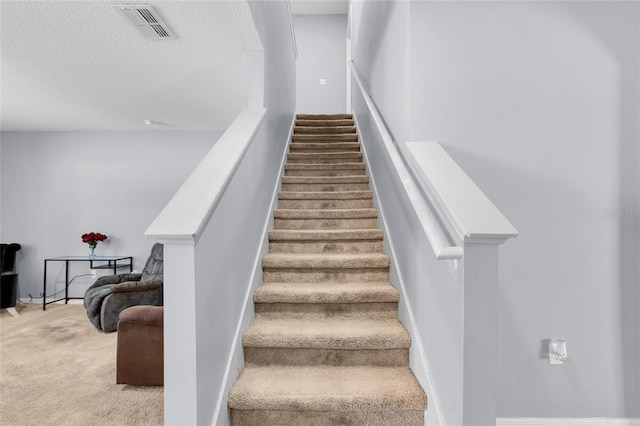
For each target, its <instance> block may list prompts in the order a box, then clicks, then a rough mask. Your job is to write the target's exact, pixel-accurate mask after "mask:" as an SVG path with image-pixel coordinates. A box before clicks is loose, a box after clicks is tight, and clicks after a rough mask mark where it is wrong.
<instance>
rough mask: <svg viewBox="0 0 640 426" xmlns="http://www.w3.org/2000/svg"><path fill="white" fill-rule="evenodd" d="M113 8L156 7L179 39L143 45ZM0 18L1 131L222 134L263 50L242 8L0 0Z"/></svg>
mask: <svg viewBox="0 0 640 426" xmlns="http://www.w3.org/2000/svg"><path fill="white" fill-rule="evenodd" d="M112 4H148V5H151V6H153V7H154V9H155V10H156V12H158V14H159V15H160V16H161V18H162V19H163V20H164V21H165V22H166V24H167V25H168V26H169V27H170V28H171V29H172V30H173V32H174V33H175V35H176V36H177V40H165V41H149V40H145V39H144V38H142V37H141V36H140V35H139V34H138V33H137V31H136V30H135V29H134V28H133V27H131V26H130V24H129V23H128V22H127V21H125V20H124V19H123V18H122V17H121V16H120V15H119V14H118V13H117V12H116V11H115V10H113V8H112V7H111V5H112ZM0 18H1V25H2V27H1V50H0V53H1V69H0V78H1V80H0V84H1V86H0V90H1V92H0V94H1V98H2V100H1V105H0V106H1V108H2V109H1V110H0V114H1V123H0V125H1V128H2V131H76V130H121V131H124V130H223V129H225V128H226V127H228V125H229V124H230V123H231V121H232V120H233V118H234V117H235V116H236V115H237V114H238V112H239V111H240V110H241V109H242V108H243V107H244V106H245V105H246V104H247V93H246V90H247V89H246V75H247V66H246V57H245V54H244V52H245V51H247V50H255V49H261V48H262V47H261V44H260V39H259V36H258V34H257V32H256V30H255V27H254V24H253V20H252V18H251V13H250V11H249V8H248V5H247V3H246V2H245V1H190V0H182V1H165V0H162V1H143V2H137V3H136V2H131V1H126V0H125V1H118V0H115V1H103V0H93V1H10V0H2V1H0ZM144 120H152V121H153V122H154V123H155V124H154V125H153V126H150V127H147V126H146V125H145V124H144Z"/></svg>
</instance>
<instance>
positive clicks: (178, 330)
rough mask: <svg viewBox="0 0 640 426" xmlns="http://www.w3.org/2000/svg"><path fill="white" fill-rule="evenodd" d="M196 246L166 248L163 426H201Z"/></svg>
mask: <svg viewBox="0 0 640 426" xmlns="http://www.w3.org/2000/svg"><path fill="white" fill-rule="evenodd" d="M195 266H196V264H195V245H194V244H184V243H183V244H176V243H171V242H165V245H164V363H165V366H170V368H165V369H164V424H166V425H187V424H191V425H195V424H197V423H198V419H197V415H198V406H197V402H198V395H197V389H198V377H197V371H196V366H197V340H196V295H195V289H196V273H195Z"/></svg>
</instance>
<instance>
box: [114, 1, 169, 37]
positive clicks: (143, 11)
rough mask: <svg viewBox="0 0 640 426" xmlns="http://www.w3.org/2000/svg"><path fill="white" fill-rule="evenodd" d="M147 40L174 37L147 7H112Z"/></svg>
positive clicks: (154, 12) (151, 9)
mask: <svg viewBox="0 0 640 426" xmlns="http://www.w3.org/2000/svg"><path fill="white" fill-rule="evenodd" d="M112 7H113V8H115V9H116V10H117V11H118V12H119V13H120V14H121V15H122V16H123V17H124V18H125V19H126V20H127V21H128V22H129V23H130V24H131V25H133V26H134V27H135V28H136V29H137V30H138V31H139V32H140V34H141V35H142V36H143V37H144V38H146V39H147V40H173V39H175V38H176V37H175V35H173V33H172V32H171V30H170V29H169V27H168V26H167V24H165V23H164V21H163V20H162V18H160V16H159V15H158V14H157V13H156V11H155V10H153V7H151V6H148V5H130V4H126V5H112Z"/></svg>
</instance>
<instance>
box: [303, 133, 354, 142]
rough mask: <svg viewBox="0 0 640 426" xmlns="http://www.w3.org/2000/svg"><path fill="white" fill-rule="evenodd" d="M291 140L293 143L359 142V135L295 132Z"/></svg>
mask: <svg viewBox="0 0 640 426" xmlns="http://www.w3.org/2000/svg"><path fill="white" fill-rule="evenodd" d="M291 141H292V143H297V142H300V143H305V142H312V143H319V142H324V143H332V142H358V135H357V134H353V135H351V134H349V135H329V134H327V135H297V134H294V135H293V136H292V137H291Z"/></svg>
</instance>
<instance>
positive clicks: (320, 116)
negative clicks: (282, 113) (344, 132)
mask: <svg viewBox="0 0 640 426" xmlns="http://www.w3.org/2000/svg"><path fill="white" fill-rule="evenodd" d="M352 119H353V114H346V113H344V114H296V120H352Z"/></svg>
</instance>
